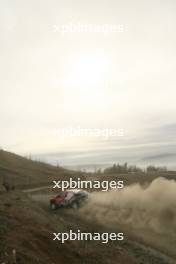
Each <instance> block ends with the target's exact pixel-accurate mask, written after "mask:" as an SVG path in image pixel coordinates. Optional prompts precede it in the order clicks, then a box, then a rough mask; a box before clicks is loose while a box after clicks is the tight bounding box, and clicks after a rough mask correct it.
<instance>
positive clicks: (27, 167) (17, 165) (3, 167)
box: [0, 150, 80, 188]
mask: <svg viewBox="0 0 176 264" xmlns="http://www.w3.org/2000/svg"><path fill="white" fill-rule="evenodd" d="M76 175H78V174H77V173H76V172H72V171H69V170H66V169H64V168H62V167H55V166H52V165H49V164H46V163H43V162H39V161H33V160H30V159H27V158H24V157H21V156H19V155H16V154H13V153H10V152H7V151H4V150H0V184H2V181H3V180H5V181H7V182H9V183H12V184H14V185H15V186H16V187H18V188H25V187H30V186H41V185H46V184H51V182H52V180H53V179H55V180H56V179H63V178H68V177H75V176H76ZM79 177H80V175H79Z"/></svg>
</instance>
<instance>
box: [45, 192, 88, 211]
mask: <svg viewBox="0 0 176 264" xmlns="http://www.w3.org/2000/svg"><path fill="white" fill-rule="evenodd" d="M87 200H88V193H87V192H86V191H82V190H66V191H62V192H60V193H58V194H57V195H56V196H55V197H53V198H52V199H50V208H51V209H52V210H56V209H57V208H62V207H72V208H74V209H76V208H78V207H80V206H81V205H82V204H84V203H85V202H86V201H87Z"/></svg>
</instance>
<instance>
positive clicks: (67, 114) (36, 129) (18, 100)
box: [0, 0, 176, 156]
mask: <svg viewBox="0 0 176 264" xmlns="http://www.w3.org/2000/svg"><path fill="white" fill-rule="evenodd" d="M175 14H176V2H175V1H174V0H168V1H166V0H165V1H164V0H160V1H159V0H149V1H144V0H138V1H136V0H134V1H131V0H128V1H127V0H123V1H122V0H121V1H119V0H106V1H103V0H101V1H99V0H91V1H82V0H79V1H78V0H75V1H71V0H69V1H68V0H64V1H59V0H55V1H54V0H53V1H52V0H42V1H40V0H31V1H27V0H26V1H25V0H18V1H17V0H11V1H9V0H0V73H1V77H0V94H1V103H0V131H1V133H0V141H1V146H2V147H3V148H4V149H6V150H9V151H13V152H16V153H19V154H27V153H33V154H39V153H43V154H44V153H52V152H54V153H55V152H63V151H64V152H65V151H66V152H67V151H68V152H71V151H73V152H75V151H83V152H84V151H85V152H86V151H87V150H89V151H94V150H101V151H106V150H107V151H108V149H109V150H111V149H112V148H113V149H116V148H117V150H118V149H127V151H126V152H125V153H126V154H124V155H127V154H128V155H127V156H129V155H131V154H130V153H131V152H130V151H129V152H128V148H129V149H132V148H134V149H136V147H137V148H143V151H144V152H145V150H146V154H147V153H148V150H149V149H150V154H151V153H152V151H153V147H154V146H157V148H158V146H159V147H162V149H159V150H157V153H160V152H163V153H169V152H170V149H171V148H172V152H173V146H175V144H176V141H175V136H174V135H175V133H176V74H175V69H176V48H175V47H176V33H175V32H176V16H175ZM71 23H72V25H82V26H85V25H90V24H91V27H92V28H95V27H97V26H98V27H99V28H102V26H103V25H106V27H107V28H108V29H110V27H111V25H117V26H119V25H120V28H121V29H123V30H121V31H122V32H110V30H109V32H107V33H106V34H104V33H103V32H97V33H95V32H92V31H88V32H65V33H64V34H63V33H61V32H60V31H59V29H61V28H63V27H62V26H68V25H70V24H71ZM65 28H66V27H65ZM67 29H68V27H67ZM67 31H68V30H67ZM78 126H80V127H82V128H99V129H101V128H108V129H110V128H123V129H124V131H125V135H124V137H123V138H116V139H114V138H110V139H109V140H102V139H100V138H98V137H97V138H90V137H89V138H87V137H81V138H75V137H74V138H67V139H64V140H63V139H61V138H60V137H59V136H58V133H57V131H58V129H60V128H68V127H78ZM102 153H104V152H102ZM154 154H155V153H154Z"/></svg>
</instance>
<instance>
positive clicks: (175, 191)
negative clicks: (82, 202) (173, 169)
mask: <svg viewBox="0 0 176 264" xmlns="http://www.w3.org/2000/svg"><path fill="white" fill-rule="evenodd" d="M81 213H82V214H84V216H86V217H87V218H89V219H90V220H97V221H98V222H100V223H102V224H109V225H112V226H114V225H119V226H120V225H123V226H128V227H130V228H133V229H135V230H136V229H139V230H140V229H144V228H145V229H147V230H149V229H150V230H152V231H154V232H155V233H158V234H163V235H164V234H166V233H167V234H168V233H170V234H172V235H173V234H174V236H176V181H175V180H167V179H164V178H157V179H155V180H154V181H153V182H152V183H151V184H150V185H148V186H147V187H142V186H141V185H139V184H135V185H131V186H128V187H125V188H124V189H123V190H120V191H119V190H117V191H116V190H115V191H114V190H112V191H109V192H106V193H105V192H94V193H92V194H91V198H90V201H89V202H88V204H87V205H86V206H85V207H83V208H82V209H81Z"/></svg>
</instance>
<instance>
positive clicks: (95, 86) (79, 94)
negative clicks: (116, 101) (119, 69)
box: [63, 55, 108, 111]
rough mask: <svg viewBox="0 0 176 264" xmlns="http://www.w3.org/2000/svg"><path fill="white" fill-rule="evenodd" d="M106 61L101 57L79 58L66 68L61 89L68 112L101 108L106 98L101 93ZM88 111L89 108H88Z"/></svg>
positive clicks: (102, 92)
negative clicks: (62, 89)
mask: <svg viewBox="0 0 176 264" xmlns="http://www.w3.org/2000/svg"><path fill="white" fill-rule="evenodd" d="M107 69H108V65H107V61H106V60H105V58H104V57H103V56H84V55H82V56H79V57H77V58H76V59H72V62H70V65H69V67H68V68H67V72H66V76H67V78H65V80H64V83H63V86H64V87H63V88H64V94H65V102H64V105H65V107H66V108H67V109H68V110H69V111H70V110H71V109H72V111H77V110H78V111H80V109H82V110H83V111H84V110H86V109H88V107H89V106H90V105H91V107H92V109H95V107H99V106H100V105H101V107H102V106H103V105H104V102H105V101H107V98H106V96H105V94H104V91H103V86H104V80H105V76H106V75H107ZM89 111H90V107H89Z"/></svg>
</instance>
